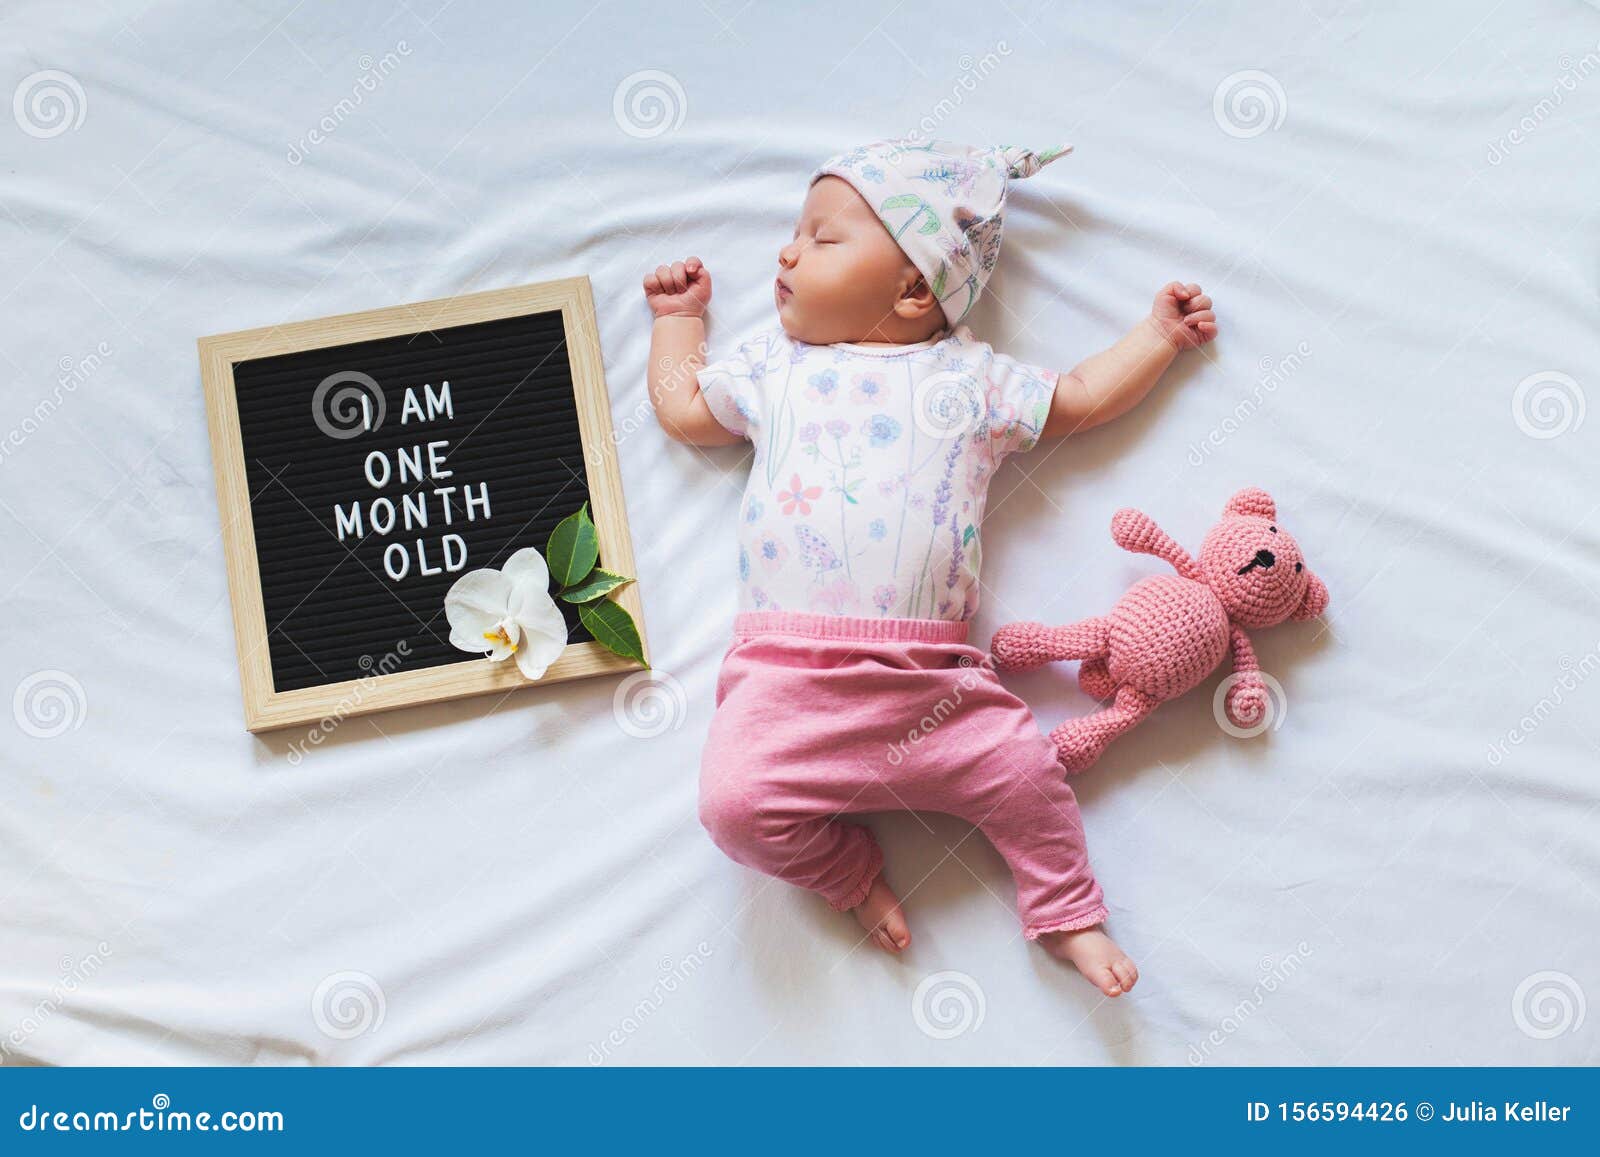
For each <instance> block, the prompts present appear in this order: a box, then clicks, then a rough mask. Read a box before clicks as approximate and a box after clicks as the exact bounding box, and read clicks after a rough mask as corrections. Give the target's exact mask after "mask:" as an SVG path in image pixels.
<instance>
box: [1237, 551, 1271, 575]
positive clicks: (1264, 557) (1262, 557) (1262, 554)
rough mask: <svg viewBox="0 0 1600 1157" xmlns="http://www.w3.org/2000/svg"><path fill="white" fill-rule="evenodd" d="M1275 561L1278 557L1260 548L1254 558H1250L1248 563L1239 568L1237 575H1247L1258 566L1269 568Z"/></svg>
mask: <svg viewBox="0 0 1600 1157" xmlns="http://www.w3.org/2000/svg"><path fill="white" fill-rule="evenodd" d="M1277 561H1278V556H1277V555H1275V554H1273V553H1272V552H1271V551H1270V550H1268V549H1267V548H1266V547H1262V548H1261V549H1260V550H1258V551H1256V554H1255V557H1254V558H1252V559H1251V560H1250V561H1249V562H1247V563H1245V564H1244V565H1243V566H1242V567H1240V568H1239V570H1238V573H1239V574H1249V573H1250V572H1251V571H1253V570H1255V569H1256V567H1258V566H1259V567H1271V566H1272V565H1273V564H1274V563H1275V562H1277Z"/></svg>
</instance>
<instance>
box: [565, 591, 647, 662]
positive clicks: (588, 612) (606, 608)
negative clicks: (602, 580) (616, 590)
mask: <svg viewBox="0 0 1600 1157" xmlns="http://www.w3.org/2000/svg"><path fill="white" fill-rule="evenodd" d="M578 618H579V619H580V620H581V621H582V623H583V625H584V629H585V630H587V631H588V632H589V633H590V634H591V635H593V636H594V641H595V642H597V643H599V644H600V645H601V646H602V647H604V648H606V649H607V650H608V651H614V652H616V653H617V654H618V655H621V656H622V657H623V658H624V659H634V660H636V661H638V662H640V663H644V643H643V642H642V641H641V640H640V638H639V628H638V627H637V626H635V625H634V622H633V616H632V615H630V614H629V613H628V611H627V608H626V607H623V606H621V605H620V604H618V603H614V602H612V601H611V600H610V599H601V600H600V601H599V602H593V603H579V604H578ZM645 666H647V667H648V666H649V664H648V663H645Z"/></svg>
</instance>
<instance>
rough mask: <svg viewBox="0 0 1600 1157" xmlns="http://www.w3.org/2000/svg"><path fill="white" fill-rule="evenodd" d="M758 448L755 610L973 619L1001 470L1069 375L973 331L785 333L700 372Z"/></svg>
mask: <svg viewBox="0 0 1600 1157" xmlns="http://www.w3.org/2000/svg"><path fill="white" fill-rule="evenodd" d="M699 382H700V390H701V393H702V394H703V395H704V397H705V399H706V402H707V403H708V404H709V406H710V407H711V412H712V413H713V414H714V415H715V416H716V418H717V420H718V421H719V422H721V423H722V424H723V425H724V426H726V427H727V428H728V429H729V430H730V431H732V432H733V433H735V434H740V435H743V436H744V437H746V438H748V439H749V440H750V441H751V443H752V444H753V445H754V447H755V458H754V462H753V464H752V466H751V469H750V480H749V482H748V484H747V485H746V487H745V492H744V497H743V501H742V503H741V505H740V520H739V585H740V598H739V609H740V610H746V611H758V610H767V611H804V612H810V613H814V614H830V615H849V616H881V617H889V618H903V619H955V620H964V619H970V618H971V617H972V616H973V615H974V614H975V613H976V612H977V609H978V570H979V564H980V558H981V540H980V538H979V526H980V524H981V523H982V520H983V508H984V502H985V499H986V497H987V495H988V489H989V479H990V478H991V477H992V476H993V474H994V472H995V469H996V467H998V466H999V464H1000V462H1001V460H1002V459H1004V458H1005V456H1006V455H1007V454H1011V453H1014V452H1016V451H1022V450H1029V449H1032V448H1033V446H1034V444H1035V443H1036V442H1037V441H1038V439H1039V435H1040V433H1041V432H1042V431H1043V429H1044V424H1045V419H1046V418H1047V417H1048V416H1049V412H1050V401H1051V398H1052V397H1053V395H1054V393H1055V388H1056V382H1057V374H1056V372H1055V371H1054V370H1046V369H1041V368H1039V367H1036V366H1029V365H1024V364H1022V363H1021V362H1017V361H1015V360H1013V359H1012V358H1008V357H1006V356H1005V355H1004V354H998V353H996V352H995V351H994V350H993V349H991V348H990V347H989V345H988V344H987V343H985V342H981V341H978V340H977V339H976V338H974V337H973V335H972V332H971V331H970V330H969V329H968V328H967V327H966V326H957V327H956V328H955V329H954V330H951V331H948V332H946V333H945V334H944V335H943V336H942V337H937V338H932V339H930V340H928V341H926V342H921V343H918V344H916V345H905V346H860V345H851V344H847V343H839V344H835V345H824V346H813V345H807V344H805V343H803V342H797V341H795V340H794V339H792V338H790V337H789V336H788V335H787V334H786V333H784V332H783V330H782V329H781V328H774V329H773V330H771V331H768V332H763V333H761V334H758V335H757V336H756V337H754V338H752V339H751V340H749V341H747V342H745V343H744V344H743V345H741V346H739V348H738V350H737V351H736V352H735V353H734V354H733V355H732V356H730V357H728V358H726V359H724V360H722V361H719V362H716V363H715V364H713V365H709V366H706V367H705V368H704V369H702V370H701V371H700V372H699Z"/></svg>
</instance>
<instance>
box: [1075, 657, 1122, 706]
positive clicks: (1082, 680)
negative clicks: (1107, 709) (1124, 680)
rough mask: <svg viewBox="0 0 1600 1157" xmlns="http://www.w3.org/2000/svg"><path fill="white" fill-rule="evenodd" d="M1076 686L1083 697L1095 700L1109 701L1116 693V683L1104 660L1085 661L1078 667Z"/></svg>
mask: <svg viewBox="0 0 1600 1157" xmlns="http://www.w3.org/2000/svg"><path fill="white" fill-rule="evenodd" d="M1078 686H1079V687H1081V688H1083V693H1084V694H1085V695H1092V696H1093V697H1094V698H1096V699H1109V698H1111V697H1112V696H1113V695H1115V694H1116V693H1117V681H1116V680H1115V679H1113V678H1112V677H1111V671H1110V669H1109V668H1108V667H1107V666H1106V661H1105V660H1104V659H1085V660H1084V661H1083V663H1082V664H1080V665H1079V667H1078Z"/></svg>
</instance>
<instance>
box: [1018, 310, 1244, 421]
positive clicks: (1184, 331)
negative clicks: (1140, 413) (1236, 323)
mask: <svg viewBox="0 0 1600 1157" xmlns="http://www.w3.org/2000/svg"><path fill="white" fill-rule="evenodd" d="M1216 336H1217V315H1216V314H1215V313H1213V312H1212V310H1211V299H1210V298H1209V297H1207V296H1206V295H1205V294H1204V293H1202V292H1200V287H1199V286H1198V285H1193V284H1190V285H1184V284H1182V283H1181V282H1177V281H1174V282H1172V283H1171V284H1170V285H1168V286H1166V287H1165V288H1164V289H1162V290H1161V292H1160V293H1158V294H1156V301H1155V306H1154V308H1152V309H1151V311H1150V316H1148V317H1146V318H1145V319H1144V320H1143V321H1141V322H1140V323H1139V324H1138V325H1136V326H1134V327H1133V328H1132V329H1130V330H1129V331H1128V332H1127V333H1126V334H1124V335H1123V337H1122V340H1121V341H1119V342H1117V344H1116V345H1114V346H1112V347H1111V348H1110V349H1108V350H1102V351H1101V352H1100V353H1097V354H1095V355H1094V356H1093V357H1091V358H1088V359H1086V360H1085V361H1083V362H1082V363H1080V364H1079V365H1078V367H1077V368H1076V369H1074V370H1073V371H1072V372H1071V373H1069V374H1062V375H1061V380H1060V382H1058V383H1057V384H1056V392H1055V398H1054V400H1053V401H1052V402H1051V404H1050V417H1049V419H1048V420H1047V421H1046V422H1045V426H1044V436H1045V437H1046V438H1057V437H1060V436H1062V435H1064V434H1073V433H1076V432H1077V431H1079V430H1087V429H1090V428H1091V427H1094V426H1098V425H1100V424H1101V423H1102V422H1109V421H1110V420H1111V419H1112V418H1116V417H1119V416H1121V415H1122V414H1126V413H1127V412H1128V411H1129V410H1131V409H1133V408H1134V407H1135V406H1137V405H1138V404H1139V402H1140V401H1142V400H1143V398H1144V396H1145V395H1146V394H1148V393H1149V392H1150V390H1151V387H1153V386H1154V385H1155V384H1156V382H1157V381H1159V380H1160V378H1161V375H1162V374H1163V373H1165V372H1166V368H1167V366H1169V365H1171V364H1172V359H1173V358H1174V357H1176V356H1177V355H1178V352H1179V351H1180V350H1186V349H1198V348H1199V347H1201V346H1203V345H1205V344H1206V343H1207V342H1208V341H1210V340H1211V339H1212V338H1214V337H1216Z"/></svg>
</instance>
